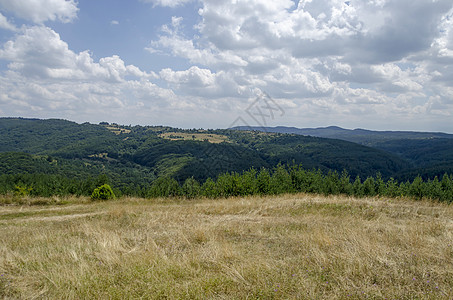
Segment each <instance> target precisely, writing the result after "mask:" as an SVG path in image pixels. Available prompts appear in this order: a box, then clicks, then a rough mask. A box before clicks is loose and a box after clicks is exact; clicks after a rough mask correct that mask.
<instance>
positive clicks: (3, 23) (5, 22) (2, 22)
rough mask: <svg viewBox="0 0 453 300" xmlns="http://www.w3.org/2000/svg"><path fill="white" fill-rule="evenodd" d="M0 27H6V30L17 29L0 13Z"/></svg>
mask: <svg viewBox="0 0 453 300" xmlns="http://www.w3.org/2000/svg"><path fill="white" fill-rule="evenodd" d="M0 28H3V29H6V30H11V31H17V28H16V26H14V24H11V23H10V22H9V21H8V19H7V18H6V17H5V16H4V15H2V14H1V13H0Z"/></svg>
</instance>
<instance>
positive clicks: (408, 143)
mask: <svg viewBox="0 0 453 300" xmlns="http://www.w3.org/2000/svg"><path fill="white" fill-rule="evenodd" d="M232 129H234V130H241V131H261V132H272V133H287V134H298V135H304V136H314V137H323V138H331V139H339V140H344V141H349V142H353V143H358V144H361V145H365V146H369V147H372V148H375V149H380V150H383V151H385V152H387V153H391V154H394V155H397V156H399V157H401V158H403V159H405V160H406V161H407V162H408V163H409V164H410V166H411V167H410V168H409V169H407V170H404V171H401V172H398V173H396V174H395V176H396V177H398V178H399V179H409V178H413V177H414V176H416V175H418V174H420V175H424V177H426V178H427V177H431V178H432V177H433V176H440V175H442V174H443V173H445V172H451V171H452V170H453V134H447V133H441V132H412V131H372V130H365V129H354V130H350V129H344V128H341V127H337V126H330V127H323V128H295V127H284V126H279V127H248V126H240V127H234V128H232Z"/></svg>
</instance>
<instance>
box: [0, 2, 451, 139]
mask: <svg viewBox="0 0 453 300" xmlns="http://www.w3.org/2000/svg"><path fill="white" fill-rule="evenodd" d="M0 116H2V117H27V118H41V119H46V118H59V119H67V120H71V121H76V122H79V123H83V122H90V123H98V122H101V121H107V122H114V123H118V124H124V125H129V124H131V125H136V124H139V125H168V126H173V127H180V128H227V127H231V126H236V125H237V126H238V125H251V126H279V125H282V126H294V127H299V128H303V127H325V126H331V125H336V126H341V127H344V128H365V129H373V130H413V131H443V132H449V133H453V2H452V1H451V0H350V1H337V0H300V1H297V0H295V1H292V0H279V1H274V0H127V1H126V0H78V1H75V0H14V1H11V0H0Z"/></svg>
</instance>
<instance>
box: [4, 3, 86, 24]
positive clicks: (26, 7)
mask: <svg viewBox="0 0 453 300" xmlns="http://www.w3.org/2000/svg"><path fill="white" fill-rule="evenodd" d="M0 9H2V10H4V11H8V12H11V13H13V14H14V15H16V16H17V17H19V18H22V19H24V20H28V21H32V22H34V23H44V22H46V21H57V20H58V21H60V22H63V23H68V22H71V21H72V20H74V19H75V18H76V17H77V12H78V10H79V9H78V8H77V3H76V2H75V1H74V0H41V1H35V0H15V1H11V0H0Z"/></svg>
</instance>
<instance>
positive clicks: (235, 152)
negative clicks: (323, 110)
mask: <svg viewBox="0 0 453 300" xmlns="http://www.w3.org/2000/svg"><path fill="white" fill-rule="evenodd" d="M451 141H453V140H451ZM385 143H387V144H386V145H387V148H385V147H383V146H382V147H380V149H378V148H374V147H369V146H365V145H361V144H358V143H353V142H349V141H345V140H338V139H331V138H321V137H312V136H303V135H299V134H285V133H274V132H259V131H238V130H230V129H218V130H203V129H190V130H187V129H185V130H183V129H178V128H171V127H165V126H123V125H118V124H109V123H106V122H103V123H100V124H90V123H83V124H77V123H74V122H70V121H66V120H57V119H50V120H39V119H22V118H0V194H10V195H15V196H25V195H30V196H43V197H48V196H53V195H83V196H91V195H92V194H93V191H95V189H97V188H99V187H100V186H103V185H109V186H111V187H112V188H113V190H112V193H113V194H115V195H116V196H123V195H130V196H139V197H164V196H184V197H188V198H191V197H197V196H205V197H227V196H241V195H255V194H280V193H292V192H307V193H321V194H346V195H355V196H375V195H382V196H390V197H400V196H408V197H415V198H431V199H438V200H442V201H451V199H452V198H453V192H452V181H453V177H452V176H451V175H449V174H453V170H452V168H451V164H450V161H453V157H452V153H453V152H452V151H451V150H450V149H451V148H450V147H449V144H447V145H445V142H444V141H443V140H437V139H421V140H420V139H418V140H412V141H411V143H408V144H409V145H410V147H411V149H412V152H411V153H409V152H408V150H407V149H406V148H404V147H403V145H402V144H401V143H400V144H398V142H396V141H395V140H391V141H385ZM436 143H437V144H436ZM433 145H434V146H437V148H436V149H437V151H434V152H433V151H422V150H420V149H425V150H426V149H431V148H430V147H433ZM402 153H403V154H402Z"/></svg>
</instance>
